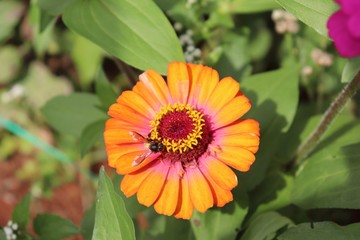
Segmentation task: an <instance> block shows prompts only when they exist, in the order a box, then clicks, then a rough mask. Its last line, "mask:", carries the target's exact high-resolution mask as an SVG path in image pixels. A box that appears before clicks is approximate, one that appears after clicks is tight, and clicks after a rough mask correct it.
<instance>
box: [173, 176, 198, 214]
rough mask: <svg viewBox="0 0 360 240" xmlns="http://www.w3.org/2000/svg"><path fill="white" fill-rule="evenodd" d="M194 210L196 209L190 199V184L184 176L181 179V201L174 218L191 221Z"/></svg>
mask: <svg viewBox="0 0 360 240" xmlns="http://www.w3.org/2000/svg"><path fill="white" fill-rule="evenodd" d="M185 174H186V173H185ZM193 209H194V207H193V204H192V203H191V199H190V192H189V183H188V180H187V178H186V176H183V178H181V179H180V191H179V201H178V205H177V206H176V210H175V212H174V217H176V218H183V219H190V218H191V215H192V213H193Z"/></svg>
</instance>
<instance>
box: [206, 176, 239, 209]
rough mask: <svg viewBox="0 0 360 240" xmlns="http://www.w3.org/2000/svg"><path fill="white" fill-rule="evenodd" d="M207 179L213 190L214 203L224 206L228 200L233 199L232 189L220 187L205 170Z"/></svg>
mask: <svg viewBox="0 0 360 240" xmlns="http://www.w3.org/2000/svg"><path fill="white" fill-rule="evenodd" d="M203 173H204V175H205V177H206V180H207V181H208V182H209V185H210V188H211V192H212V195H213V198H214V204H215V205H216V206H218V207H223V206H224V205H225V204H227V203H228V202H231V201H232V200H233V195H232V193H231V191H230V190H225V189H223V188H222V187H220V186H219V185H218V184H216V182H215V181H214V180H213V179H212V178H211V177H210V176H209V174H208V173H206V172H203Z"/></svg>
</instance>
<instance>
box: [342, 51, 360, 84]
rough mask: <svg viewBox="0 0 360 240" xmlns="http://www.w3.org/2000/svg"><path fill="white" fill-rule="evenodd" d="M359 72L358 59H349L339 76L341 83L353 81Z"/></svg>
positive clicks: (359, 61)
mask: <svg viewBox="0 0 360 240" xmlns="http://www.w3.org/2000/svg"><path fill="white" fill-rule="evenodd" d="M359 71H360V57H357V58H351V59H349V60H348V62H347V63H346V65H345V67H344V70H343V72H342V74H341V82H342V83H346V82H350V81H351V80H353V78H354V77H355V76H356V74H357V73H358V72H359Z"/></svg>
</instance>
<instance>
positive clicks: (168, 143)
mask: <svg viewBox="0 0 360 240" xmlns="http://www.w3.org/2000/svg"><path fill="white" fill-rule="evenodd" d="M139 79H140V81H139V82H138V83H137V84H136V85H135V86H134V88H133V89H132V90H131V91H124V92H123V93H122V94H121V95H120V96H119V97H118V99H117V101H116V103H114V104H113V105H112V106H110V108H109V111H108V114H109V115H110V116H111V118H110V119H109V120H108V121H107V123H106V127H105V132H104V138H105V144H106V150H107V154H108V163H109V165H110V166H111V167H114V168H116V170H117V173H118V174H123V175H125V176H124V178H123V180H122V182H121V186H120V188H121V190H122V191H123V192H124V194H125V195H126V196H127V197H130V196H132V195H134V194H137V199H138V201H139V203H141V204H143V205H145V206H148V207H149V206H151V205H153V206H154V208H155V210H156V212H158V213H159V214H165V215H168V216H171V215H174V216H175V217H176V218H183V219H189V218H191V216H192V213H193V210H194V208H195V209H196V210H197V211H199V212H205V211H206V210H207V209H208V208H210V207H212V206H219V207H221V206H224V205H225V204H226V203H228V202H230V201H232V200H233V196H232V193H231V190H232V189H233V188H234V187H235V186H236V185H237V183H238V182H237V178H236V175H235V173H234V172H233V170H232V169H231V168H233V169H236V170H239V171H243V172H245V171H248V170H249V168H250V166H251V164H252V163H253V162H254V161H255V156H254V154H255V153H256V152H257V150H258V146H259V124H258V122H257V121H255V120H253V119H239V118H241V117H242V116H243V115H244V114H245V113H246V112H248V111H249V109H250V107H251V103H250V101H249V99H248V98H247V97H245V96H244V94H243V93H242V92H241V91H240V84H239V83H238V82H237V81H235V80H234V79H233V78H231V77H226V78H223V79H221V80H220V79H219V74H218V72H217V71H216V70H214V69H212V68H209V67H206V66H203V65H200V64H190V63H188V64H186V63H182V62H174V63H171V64H169V67H168V75H167V81H165V80H164V78H163V77H162V76H161V75H159V74H158V73H157V72H156V71H154V70H148V71H146V72H144V73H143V74H141V75H140V77H139ZM145 136H147V137H145Z"/></svg>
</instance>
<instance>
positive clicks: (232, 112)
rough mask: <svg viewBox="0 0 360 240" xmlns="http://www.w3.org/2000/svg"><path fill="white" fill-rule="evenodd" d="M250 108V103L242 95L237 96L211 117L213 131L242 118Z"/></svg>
mask: <svg viewBox="0 0 360 240" xmlns="http://www.w3.org/2000/svg"><path fill="white" fill-rule="evenodd" d="M250 108H251V103H250V101H249V99H248V98H246V97H245V96H244V95H242V94H239V95H238V96H237V97H235V98H233V99H232V100H231V101H230V102H228V103H227V104H226V105H225V106H224V107H223V108H222V109H220V111H219V112H218V113H217V114H216V115H215V116H214V117H213V119H214V129H217V128H220V127H222V126H225V125H227V124H229V123H232V122H234V121H235V120H237V119H239V118H240V117H242V116H243V115H244V114H245V113H247V112H248V111H249V109H250Z"/></svg>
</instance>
